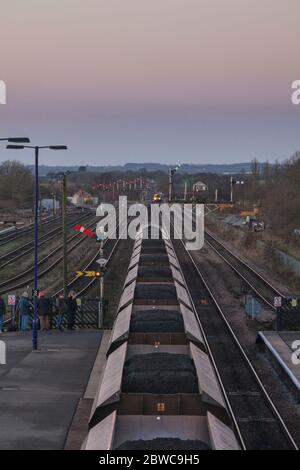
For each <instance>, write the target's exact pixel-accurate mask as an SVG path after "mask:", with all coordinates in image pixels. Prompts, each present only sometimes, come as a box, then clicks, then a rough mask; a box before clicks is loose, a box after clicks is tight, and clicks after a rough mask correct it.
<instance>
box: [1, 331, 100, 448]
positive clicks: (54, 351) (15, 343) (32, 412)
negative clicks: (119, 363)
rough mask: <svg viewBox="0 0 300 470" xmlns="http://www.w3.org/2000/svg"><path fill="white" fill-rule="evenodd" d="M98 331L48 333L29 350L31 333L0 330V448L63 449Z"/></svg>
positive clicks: (82, 393) (81, 395) (81, 393)
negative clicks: (0, 358)
mask: <svg viewBox="0 0 300 470" xmlns="http://www.w3.org/2000/svg"><path fill="white" fill-rule="evenodd" d="M101 337H102V333H101V332H99V331H97V330H78V331H64V332H60V331H48V332H43V333H40V334H39V351H37V352H32V351H31V332H16V333H4V334H1V335H0V340H2V341H5V343H6V349H7V353H6V365H0V450H2V449H63V448H64V445H65V441H66V436H67V434H68V431H69V427H70V425H71V422H72V418H73V415H74V413H75V410H76V407H77V404H78V402H79V400H80V399H81V397H83V395H84V393H85V389H86V386H87V383H88V380H89V376H90V373H91V370H92V368H93V365H94V361H95V357H96V354H97V351H98V348H99V346H100V343H101Z"/></svg>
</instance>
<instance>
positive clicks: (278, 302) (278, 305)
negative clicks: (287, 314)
mask: <svg viewBox="0 0 300 470" xmlns="http://www.w3.org/2000/svg"><path fill="white" fill-rule="evenodd" d="M274 307H275V308H281V307H282V297H274Z"/></svg>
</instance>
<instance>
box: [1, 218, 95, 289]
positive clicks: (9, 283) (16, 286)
mask: <svg viewBox="0 0 300 470" xmlns="http://www.w3.org/2000/svg"><path fill="white" fill-rule="evenodd" d="M98 221H99V219H98V218H96V217H95V218H94V219H93V221H92V222H91V223H89V224H88V225H87V228H89V229H92V230H93V229H95V227H96V224H97V222H98ZM76 238H79V240H78V241H77V242H76V243H74V244H73V245H72V246H70V247H69V248H68V250H67V253H68V254H69V253H71V252H72V251H73V250H74V249H75V248H77V247H78V246H79V245H80V244H81V243H83V241H84V240H85V238H84V237H83V236H82V234H81V233H76V234H75V235H71V236H69V237H68V244H69V243H70V242H72V241H73V240H75V239H76ZM62 247H63V245H62V244H60V245H59V246H58V247H57V248H55V249H54V250H53V251H52V252H51V253H49V254H48V255H47V256H44V257H43V258H42V259H41V260H39V263H38V265H39V266H41V265H43V264H45V263H46V262H47V261H48V260H49V259H50V258H52V257H53V255H55V254H56V253H58V252H59V251H60V250H62ZM62 259H63V256H62V255H61V256H59V257H58V258H57V259H56V260H55V261H53V262H52V263H51V264H50V265H49V266H47V267H46V268H45V269H44V270H43V271H40V272H39V276H38V278H39V279H40V278H42V277H43V276H45V275H46V274H48V273H49V272H50V271H52V270H53V269H54V268H55V267H56V266H57V265H58V264H59V263H60V262H61V261H62ZM27 275H28V276H30V277H27V278H26V279H24V280H22V281H20V282H16V281H18V280H20V279H23V278H24V277H25V276H27ZM33 279H34V278H33V266H31V267H30V268H28V269H26V270H24V271H23V272H21V273H19V274H17V275H16V276H14V277H13V278H10V279H7V280H6V281H4V282H2V283H1V284H0V293H1V294H5V293H7V292H9V291H13V290H16V289H19V288H22V287H23V286H25V285H28V284H30V283H32V282H33ZM15 282H16V283H15ZM14 283H15V284H14Z"/></svg>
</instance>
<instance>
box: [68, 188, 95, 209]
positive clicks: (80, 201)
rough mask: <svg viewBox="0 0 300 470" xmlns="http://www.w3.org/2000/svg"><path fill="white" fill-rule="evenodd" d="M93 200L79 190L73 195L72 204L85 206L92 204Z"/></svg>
mask: <svg viewBox="0 0 300 470" xmlns="http://www.w3.org/2000/svg"><path fill="white" fill-rule="evenodd" d="M92 202H93V198H92V196H91V195H90V194H89V193H87V192H86V191H83V190H82V189H80V190H79V191H78V192H77V193H75V194H74V195H73V197H72V204H74V205H79V206H80V205H85V204H92Z"/></svg>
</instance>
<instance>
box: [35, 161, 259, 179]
mask: <svg viewBox="0 0 300 470" xmlns="http://www.w3.org/2000/svg"><path fill="white" fill-rule="evenodd" d="M175 165H176V164H174V165H165V164H161V163H126V164H125V165H115V166H114V165H110V166H87V167H86V168H87V171H92V172H97V173H107V172H112V171H120V172H127V171H135V172H136V171H141V170H146V171H163V172H167V171H168V170H169V169H170V168H173V167H174V166H175ZM259 165H260V166H262V165H263V164H262V163H260V164H259ZM29 168H30V169H31V170H32V171H34V167H33V166H32V165H29ZM78 169H79V166H67V165H66V166H47V165H40V167H39V172H40V175H41V176H46V175H47V174H48V173H59V172H65V171H78ZM180 172H182V173H218V174H235V173H250V172H251V163H250V162H246V163H229V164H214V163H207V164H189V163H185V164H182V165H181V168H180Z"/></svg>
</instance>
